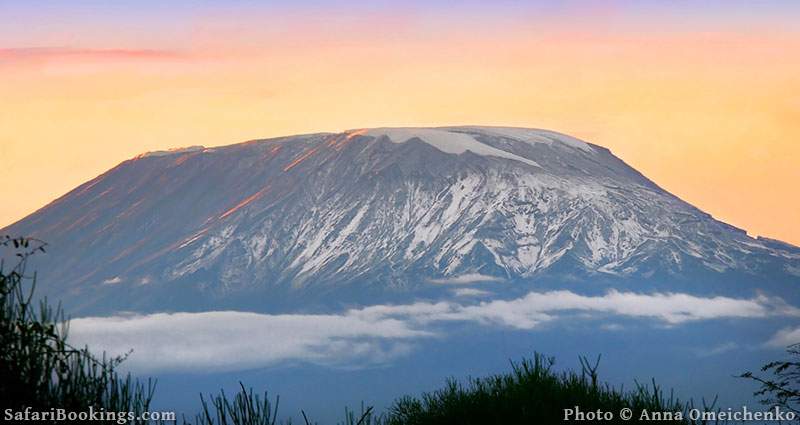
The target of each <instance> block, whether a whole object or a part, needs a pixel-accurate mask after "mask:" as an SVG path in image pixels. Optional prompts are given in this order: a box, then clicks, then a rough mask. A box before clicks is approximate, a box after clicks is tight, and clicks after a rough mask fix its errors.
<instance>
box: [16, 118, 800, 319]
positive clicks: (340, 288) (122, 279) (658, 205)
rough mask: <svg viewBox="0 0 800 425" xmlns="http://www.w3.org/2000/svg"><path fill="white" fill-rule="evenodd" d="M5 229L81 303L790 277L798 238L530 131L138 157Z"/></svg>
mask: <svg viewBox="0 0 800 425" xmlns="http://www.w3.org/2000/svg"><path fill="white" fill-rule="evenodd" d="M0 234H12V235H30V236H35V237H38V238H41V239H44V240H46V241H48V243H49V244H50V253H49V254H48V255H47V257H46V258H44V257H43V258H42V259H40V262H41V264H42V265H41V267H40V269H41V273H42V274H41V280H42V281H43V282H44V288H45V291H46V292H47V293H49V294H50V295H51V296H57V297H59V298H62V299H64V300H65V302H67V303H70V304H71V305H74V306H75V307H76V308H88V309H89V310H91V309H92V308H93V306H95V307H96V306H98V305H118V308H119V309H122V308H123V306H126V305H127V306H131V308H132V309H136V308H147V307H148V306H150V305H154V304H158V303H159V302H160V301H163V300H165V299H168V300H170V301H169V302H173V303H175V302H177V300H183V301H185V302H186V303H189V301H188V300H195V301H196V300H204V302H207V303H208V305H212V306H213V305H214V304H215V303H216V302H217V301H220V300H226V299H233V298H237V297H244V298H246V299H249V300H251V301H253V300H269V299H272V298H273V297H275V298H279V297H284V296H290V295H291V294H312V293H314V294H325V295H322V296H324V297H334V298H335V294H337V293H339V294H341V296H342V297H344V298H346V297H347V295H344V294H346V293H348V291H349V292H351V293H358V292H359V291H361V290H362V289H363V288H370V290H371V291H372V292H375V291H378V292H381V291H388V292H391V293H412V292H414V291H417V290H421V289H425V288H429V287H431V286H436V285H437V284H438V285H441V284H444V283H462V284H463V283H469V282H481V281H483V282H488V281H498V282H499V281H503V282H512V283H513V282H519V284H526V283H528V284H530V283H536V282H544V281H550V280H552V279H561V281H567V282H569V281H614V280H619V281H626V282H629V281H637V282H641V285H643V286H647V285H648V282H651V281H652V282H661V283H664V282H672V281H675V282H677V281H681V282H692V281H694V282H698V281H699V280H702V279H712V280H713V279H714V276H717V277H723V278H721V279H720V280H725V279H731V278H730V276H736V278H735V279H734V280H736V281H737V282H739V281H748V280H751V281H752V282H753V285H755V286H756V287H758V285H759V284H760V282H763V281H765V280H769V281H771V282H777V284H784V283H783V282H784V281H786V282H789V283H786V284H787V285H789V284H791V285H794V286H793V288H796V287H797V284H800V249H798V248H797V247H794V246H791V245H788V244H783V243H780V242H777V241H770V240H766V239H754V238H751V237H749V236H748V235H747V234H746V233H745V232H744V231H742V230H740V229H737V228H735V227H732V226H730V225H727V224H725V223H722V222H720V221H717V220H715V219H713V218H712V217H711V216H709V215H708V214H706V213H704V212H702V211H700V210H699V209H697V208H695V207H693V206H691V205H689V204H687V203H686V202H683V201H682V200H680V199H678V198H677V197H675V196H673V195H671V194H670V193H667V192H666V191H664V190H663V189H661V188H659V187H658V186H657V185H656V184H655V183H653V182H652V181H650V180H648V179H647V178H646V177H644V176H643V175H641V174H640V173H639V172H637V171H636V170H634V169H633V168H631V167H629V166H628V165H626V164H625V163H624V162H623V161H622V160H620V159H619V158H617V157H615V156H614V155H613V154H612V153H611V152H610V151H608V150H607V149H605V148H603V147H600V146H597V145H593V144H589V143H585V142H582V141H580V140H577V139H575V138H572V137H569V136H566V135H563V134H559V133H555V132H551V131H545V130H536V129H520V128H499V127H448V128H379V129H361V130H351V131H346V132H343V133H338V134H330V133H324V134H308V135H299V136H291V137H283V138H276V139H268V140H255V141H250V142H247V143H242V144H236V145H231V146H225V147H219V148H208V149H207V148H203V147H191V148H185V149H180V150H174V151H167V152H154V153H148V154H144V155H141V156H139V157H136V158H134V159H131V160H128V161H125V162H123V163H121V164H120V165H118V166H117V167H115V168H113V169H111V170H109V171H108V172H106V173H105V174H103V175H101V176H99V177H97V178H95V179H93V180H91V181H89V182H87V183H85V184H83V185H81V186H80V187H78V188H76V189H75V190H73V191H72V192H70V193H68V194H66V195H64V196H63V197H61V198H60V199H58V200H56V201H54V202H53V203H51V204H50V205H48V206H46V207H44V208H43V209H41V210H39V211H38V212H36V213H35V214H33V215H31V216H29V217H27V218H25V219H24V220H22V221H20V222H18V223H16V224H14V225H12V226H10V227H8V228H6V229H3V230H2V231H0ZM699 284H700V283H699V282H698V285H699ZM278 294H281V295H278ZM123 299H125V301H124V302H123V301H121V300H123ZM195 301H192V302H195ZM179 304H180V303H179Z"/></svg>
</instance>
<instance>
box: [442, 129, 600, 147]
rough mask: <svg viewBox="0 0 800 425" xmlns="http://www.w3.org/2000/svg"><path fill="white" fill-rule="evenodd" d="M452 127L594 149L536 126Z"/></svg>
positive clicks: (572, 138)
mask: <svg viewBox="0 0 800 425" xmlns="http://www.w3.org/2000/svg"><path fill="white" fill-rule="evenodd" d="M451 128H452V129H454V130H455V129H463V130H471V131H478V132H481V133H486V134H490V135H494V136H500V137H507V138H509V139H514V140H519V141H521V142H526V143H543V144H546V145H552V144H553V143H554V142H556V143H563V144H565V145H567V146H570V147H573V148H576V149H580V150H582V151H585V152H594V149H593V148H592V147H591V146H589V144H588V143H586V142H584V141H581V140H579V139H576V138H574V137H572V136H567V135H566V134H561V133H557V132H555V131H549V130H541V129H536V128H519V127H491V126H486V127H484V126H470V127H451Z"/></svg>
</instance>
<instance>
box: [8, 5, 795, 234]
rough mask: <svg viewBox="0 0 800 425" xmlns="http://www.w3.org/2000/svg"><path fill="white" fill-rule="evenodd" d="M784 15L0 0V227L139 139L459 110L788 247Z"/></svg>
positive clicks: (179, 140)
mask: <svg viewBox="0 0 800 425" xmlns="http://www.w3.org/2000/svg"><path fill="white" fill-rule="evenodd" d="M222 3H224V6H220V4H222ZM798 18H800V3H798V2H791V1H786V2H780V1H775V2H768V1H762V2H744V1H737V0H733V1H704V2H689V1H669V2H666V1H665V2H657V1H636V2H617V1H583V2H571V1H566V2H542V1H526V2H521V1H502V0H501V1H496V2H479V1H466V2H452V1H450V2H443V1H419V0H411V1H403V2H399V1H398V2H389V1H369V2H368V1H355V0H339V1H310V2H303V1H295V2H291V5H289V3H288V2H286V3H284V4H281V3H279V2H254V1H229V2H212V1H174V2H163V1H149V0H139V1H117V2H100V1H74V2H64V1H59V2H50V1H36V0H33V1H27V2H10V1H6V0H0V160H2V163H3V167H4V168H5V169H4V173H3V178H2V179H0V194H2V195H3V202H0V227H2V226H5V225H7V224H11V223H13V222H15V221H17V220H19V219H21V218H23V217H24V216H26V215H27V214H30V213H31V212H33V211H35V210H36V209H38V208H40V207H42V206H44V205H45V204H46V203H48V202H50V201H52V200H53V199H55V198H57V197H58V196H60V195H62V194H64V193H66V192H67V191H69V190H70V189H72V188H74V187H76V186H77V185H79V184H81V183H83V182H85V181H87V180H89V179H91V178H93V177H94V176H96V175H98V174H101V173H102V172H104V171H105V170H107V169H109V168H111V167H113V166H115V165H116V164H118V163H119V162H121V161H123V160H125V159H128V158H131V157H133V156H136V155H137V154H140V153H142V152H145V151H150V150H160V149H166V148H173V147H181V146H189V145H205V146H218V145H226V144H231V143H237V142H241V141H245V140H251V139H255V138H265V137H270V136H281V135H289V134H297V133H308V132H319V131H341V130H346V129H352V128H364V127H377V126H427V125H460V124H470V125H510V126H523V127H536V128H547V129H551V130H556V131H559V132H562V133H567V134H571V135H574V136H576V137H579V138H582V139H584V140H586V141H588V142H591V143H595V144H599V145H602V146H605V147H608V148H609V149H611V150H612V152H614V153H615V154H616V155H617V156H619V157H620V158H622V159H623V160H625V161H626V162H628V163H629V164H630V165H632V166H633V167H635V168H637V169H638V170H639V171H641V172H642V173H644V174H645V175H646V176H648V177H650V178H651V179H652V180H654V181H655V182H656V183H658V184H659V185H660V186H662V187H663V188H665V189H667V190H669V191H670V192H672V193H674V194H676V195H678V196H679V197H681V198H683V199H684V200H686V201H688V202H690V203H692V204H694V205H696V206H698V207H699V208H701V209H703V210H705V211H706V212H709V213H711V214H712V215H713V216H714V217H716V218H718V219H721V220H723V221H725V222H728V223H730V224H733V225H735V226H738V227H741V228H743V229H745V230H747V231H748V232H749V233H750V234H751V235H763V236H767V237H772V238H777V239H781V240H784V241H788V242H791V243H794V244H797V245H800V196H798V195H800V190H798V182H800V55H798V54H797V52H798V51H800V27H798V26H797V25H796V22H797V19H798Z"/></svg>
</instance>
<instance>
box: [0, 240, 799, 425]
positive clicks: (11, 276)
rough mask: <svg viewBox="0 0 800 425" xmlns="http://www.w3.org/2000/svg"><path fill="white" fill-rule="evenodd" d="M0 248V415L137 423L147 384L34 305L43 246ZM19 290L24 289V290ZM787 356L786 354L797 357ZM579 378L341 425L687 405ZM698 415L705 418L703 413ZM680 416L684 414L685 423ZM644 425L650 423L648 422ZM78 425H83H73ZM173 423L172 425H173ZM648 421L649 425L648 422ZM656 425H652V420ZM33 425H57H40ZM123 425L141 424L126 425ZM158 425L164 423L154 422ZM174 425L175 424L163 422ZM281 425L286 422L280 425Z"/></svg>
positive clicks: (216, 400)
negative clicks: (36, 265)
mask: <svg viewBox="0 0 800 425" xmlns="http://www.w3.org/2000/svg"><path fill="white" fill-rule="evenodd" d="M0 248H7V249H9V250H11V251H13V253H14V255H15V265H14V266H13V267H11V268H10V269H5V268H4V266H5V265H4V264H0V310H1V311H0V347H2V351H0V408H2V409H3V410H5V409H13V410H14V411H20V410H24V409H25V408H26V407H30V408H32V410H35V411H48V410H50V409H51V408H63V409H65V410H67V411H75V412H80V411H86V410H87V409H89V408H90V407H91V408H94V409H96V410H103V411H105V412H133V413H134V416H135V417H139V416H140V414H141V413H142V412H146V411H149V410H150V402H151V400H152V398H153V395H154V389H155V384H154V383H153V382H151V381H148V382H147V383H146V384H144V383H141V382H139V381H137V380H134V379H132V378H131V377H130V376H129V375H124V376H123V375H120V374H119V373H118V372H117V370H116V368H117V367H118V365H119V364H120V363H121V362H122V361H124V357H117V358H110V359H109V358H105V357H103V358H97V357H95V356H94V355H92V354H91V353H90V351H89V349H88V348H87V347H84V348H75V347H72V346H70V345H69V344H68V343H67V334H68V326H67V322H66V320H65V319H64V315H63V312H62V311H61V309H60V308H58V307H56V308H53V307H51V306H50V305H49V304H48V303H47V301H46V300H44V301H41V302H38V303H34V302H33V301H32V300H33V299H34V297H33V294H34V288H35V282H36V278H35V275H28V274H27V273H28V271H27V270H26V265H27V260H28V257H29V256H30V255H32V254H33V253H35V252H37V251H41V252H43V251H44V249H45V246H44V244H43V243H41V242H38V241H35V240H31V239H12V238H8V237H5V238H3V239H0ZM26 284H27V286H26ZM797 348H798V347H794V349H793V351H790V353H792V354H794V355H797V356H799V357H800V350H798V349H797ZM580 360H581V370H580V372H574V371H567V372H557V371H555V370H554V368H553V366H554V360H553V359H552V358H547V357H545V356H542V355H538V354H537V355H534V356H533V358H532V359H530V360H523V361H521V362H519V363H512V365H511V366H512V367H511V368H512V370H511V372H509V373H506V374H500V375H496V376H491V377H487V378H479V379H471V380H469V381H467V382H463V383H462V382H458V381H455V380H452V381H449V382H448V383H447V384H446V385H445V387H444V388H443V389H441V390H439V391H436V392H433V393H428V394H423V395H422V396H421V397H404V398H401V399H399V400H397V401H396V402H395V403H394V404H393V405H392V406H391V407H390V408H389V409H388V410H387V411H386V412H384V413H382V414H376V413H375V412H374V411H373V409H372V408H369V407H363V406H362V408H361V409H360V411H359V412H355V411H350V410H345V418H344V420H343V422H340V423H343V424H346V425H427V424H431V425H433V424H459V425H470V424H523V423H524V424H553V423H577V421H576V420H577V419H581V416H580V413H578V412H576V411H574V410H573V411H572V413H571V417H569V418H568V420H566V421H565V420H564V419H565V411H564V409H575V408H576V407H578V408H579V409H580V411H581V412H582V413H583V415H584V416H583V419H586V420H584V421H583V422H581V423H592V422H594V421H592V418H593V416H591V415H592V414H593V413H594V412H596V411H598V410H600V411H603V412H615V416H614V418H613V419H612V420H611V421H608V420H606V421H603V423H631V422H634V423H636V422H639V421H638V418H639V417H640V415H641V413H642V412H645V411H646V412H684V415H685V413H686V412H687V411H688V410H689V409H692V408H693V406H692V405H691V403H682V402H681V401H680V400H678V399H676V398H675V397H674V396H673V395H672V393H670V394H669V396H667V395H666V394H665V393H664V392H663V391H662V390H661V389H660V388H659V387H658V386H657V385H656V383H655V382H653V383H651V384H649V385H640V384H636V385H635V387H634V388H633V389H632V390H628V391H626V390H623V389H622V388H613V387H610V386H608V385H606V384H603V383H601V382H600V380H599V377H598V373H597V369H598V365H599V361H600V359H599V357H598V359H597V360H596V361H594V362H590V361H588V359H586V358H581V359H580ZM762 372H772V373H773V376H772V377H759V376H756V375H754V374H752V373H745V374H743V375H742V377H744V378H749V379H755V380H756V381H758V382H759V383H761V385H762V388H761V390H760V391H759V392H758V393H757V395H759V396H761V397H762V398H763V400H762V401H763V402H764V403H765V404H768V405H771V406H773V405H775V406H781V407H783V408H786V409H790V410H794V411H796V410H795V409H796V408H797V407H798V402H800V393H798V390H797V389H798V388H800V362H791V361H787V362H775V363H770V364H768V365H766V366H764V368H763V369H762ZM278 407H279V399H278V398H277V397H276V398H275V399H274V401H272V400H271V399H270V398H269V397H268V394H266V393H265V394H263V395H260V394H254V393H253V391H252V390H248V389H246V388H245V387H244V386H243V385H242V386H241V390H240V391H239V392H238V393H237V394H234V395H233V396H228V395H227V394H225V393H224V392H221V393H220V394H218V395H211V396H208V397H206V396H202V395H201V396H200V412H199V413H198V414H197V415H196V416H195V417H193V418H182V419H181V422H182V423H183V424H193V425H228V424H230V425H251V424H269V425H275V424H277V423H278ZM701 408H702V409H701V410H709V409H713V405H712V406H707V405H705V402H704V403H703V406H701ZM623 409H631V411H632V418H633V420H628V421H623V420H621V419H620V418H619V412H620V411H622V410H623ZM300 414H301V416H302V420H303V422H304V423H305V424H306V425H310V424H314V423H316V422H314V421H313V418H311V417H310V416H309V415H307V414H306V412H304V411H302V412H300ZM686 416H688V415H685V417H686ZM650 419H653V417H652V416H651V417H650ZM75 422H85V421H75ZM176 422H177V421H176ZM649 422H653V421H652V420H651V421H649ZM656 422H658V421H656ZM661 422H669V423H684V424H692V423H705V422H692V421H690V420H689V419H688V418H672V420H666V421H661ZM37 423H64V422H63V421H62V422H57V421H53V420H39V421H37ZM126 423H133V424H138V423H147V422H146V421H139V420H137V419H135V418H134V419H132V420H129V421H127V422H126ZM160 423H163V422H160ZM170 423H174V422H170ZM287 423H288V422H287Z"/></svg>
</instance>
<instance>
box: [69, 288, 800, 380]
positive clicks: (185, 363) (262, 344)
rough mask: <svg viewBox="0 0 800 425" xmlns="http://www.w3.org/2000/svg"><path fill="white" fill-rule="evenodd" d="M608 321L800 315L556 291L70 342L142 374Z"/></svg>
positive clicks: (102, 320) (687, 299)
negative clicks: (468, 333)
mask: <svg viewBox="0 0 800 425" xmlns="http://www.w3.org/2000/svg"><path fill="white" fill-rule="evenodd" d="M603 316H620V317H629V318H639V319H647V320H650V321H651V322H652V323H653V324H658V325H662V326H664V325H666V326H678V325H681V324H684V323H687V322H696V321H704V320H715V319H759V318H767V317H775V316H781V317H800V309H798V308H796V307H793V306H790V305H788V304H786V303H785V302H784V301H783V300H781V299H779V298H770V297H767V296H764V295H759V296H756V297H753V298H749V299H740V298H729V297H708V298H704V297H698V296H693V295H689V294H682V293H671V294H663V293H656V294H637V293H632V292H618V291H610V292H608V293H606V294H604V295H599V296H586V295H580V294H576V293H574V292H570V291H551V292H531V293H529V294H527V295H525V296H523V297H521V298H517V299H512V300H492V301H483V302H480V303H472V304H468V303H457V302H453V301H440V302H416V303H413V304H399V305H373V306H368V307H364V308H359V309H352V310H348V311H345V312H342V313H341V314H281V315H270V314H258V313H247V312H237V311H212V312H204V313H158V314H151V315H135V316H115V317H88V318H81V319H75V320H73V321H72V322H71V324H70V338H71V342H72V343H73V344H75V345H80V346H82V345H84V344H87V345H88V346H89V347H91V348H92V349H93V350H95V351H96V352H101V351H106V352H108V353H110V354H121V353H125V352H127V351H128V350H130V349H133V350H134V352H133V354H132V355H131V356H130V357H129V359H128V361H127V362H126V365H127V367H128V368H130V369H131V370H134V371H137V372H143V371H155V370H237V369H247V368H256V367H265V366H270V365H275V364H278V363H284V362H293V361H300V362H310V363H314V364H321V365H333V366H351V365H356V364H357V365H365V364H380V363H384V362H388V361H390V360H392V359H394V358H396V357H397V356H402V355H404V354H407V353H408V352H410V351H411V350H412V349H413V348H414V344H415V343H416V342H418V341H420V340H422V339H430V338H438V337H441V334H442V333H441V332H440V330H441V327H442V326H443V325H444V324H445V323H478V324H481V325H484V326H487V327H491V326H494V327H503V328H512V329H519V330H533V329H536V328H537V327H540V326H542V325H543V324H545V323H553V322H556V321H558V320H566V319H568V318H573V319H577V320H585V319H586V318H587V317H592V318H597V317H603ZM776 338H778V336H776ZM782 339H785V338H782Z"/></svg>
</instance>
